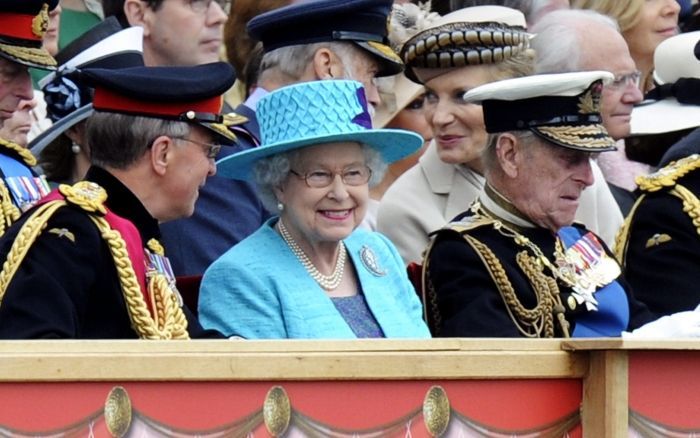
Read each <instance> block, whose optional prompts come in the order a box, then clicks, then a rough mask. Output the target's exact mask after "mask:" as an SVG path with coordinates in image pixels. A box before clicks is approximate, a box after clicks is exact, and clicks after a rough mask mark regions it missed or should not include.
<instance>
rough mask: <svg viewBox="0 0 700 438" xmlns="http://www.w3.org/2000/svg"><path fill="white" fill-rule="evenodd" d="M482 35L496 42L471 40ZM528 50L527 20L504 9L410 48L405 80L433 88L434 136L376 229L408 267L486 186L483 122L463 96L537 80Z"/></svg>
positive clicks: (429, 35) (451, 18) (476, 13)
mask: <svg viewBox="0 0 700 438" xmlns="http://www.w3.org/2000/svg"><path fill="white" fill-rule="evenodd" d="M479 34H481V35H482V36H483V38H489V40H488V41H487V40H486V39H485V40H484V41H483V42H481V41H480V40H479V37H478V36H477V38H476V39H472V38H471V36H472V35H479ZM451 35H454V36H455V37H454V38H451ZM467 36H468V37H467ZM437 41H440V42H439V44H437ZM434 42H435V43H434ZM528 44H529V35H528V34H527V33H526V32H525V18H524V16H523V14H522V13H520V12H518V11H516V10H514V9H510V8H505V7H501V6H477V7H471V8H465V9H460V10H458V11H455V12H452V13H449V14H447V15H445V16H443V17H442V18H441V19H438V20H435V21H433V22H432V23H430V25H429V27H428V28H426V29H423V30H422V31H421V32H418V33H417V34H416V35H414V36H413V37H412V38H411V39H409V40H408V41H407V42H406V43H405V44H404V46H403V49H402V50H401V54H400V55H401V57H402V58H403V60H404V62H405V63H406V65H407V69H406V75H407V76H408V77H409V78H411V79H413V80H414V81H416V82H419V83H422V84H423V85H424V86H425V88H426V102H427V108H426V117H427V118H428V122H429V123H430V125H431V127H432V131H433V135H434V139H433V142H432V144H431V145H430V146H429V147H428V149H427V150H426V151H425V153H424V154H423V156H422V157H421V158H420V160H419V164H418V165H417V166H415V167H413V168H412V169H410V170H408V171H407V172H406V173H404V174H403V175H402V176H401V177H399V178H398V179H397V180H396V181H395V182H394V184H393V185H392V186H391V187H390V188H389V189H388V190H387V192H386V193H385V194H384V197H383V198H382V201H381V202H380V205H379V212H378V216H377V229H378V231H380V232H382V233H384V234H386V235H387V236H388V237H389V238H390V239H391V241H392V242H394V244H396V246H397V248H398V249H399V252H400V254H401V256H402V257H403V259H404V261H405V262H406V263H409V262H414V261H418V260H420V259H421V253H422V252H423V249H425V247H426V245H427V244H428V240H429V239H428V234H429V233H431V232H433V231H435V230H437V229H439V228H440V227H442V226H443V225H444V224H446V223H447V222H448V221H449V220H450V219H452V218H453V217H454V216H455V215H457V214H459V213H460V212H461V211H463V210H464V208H465V207H466V206H467V205H469V203H470V202H471V201H472V200H473V199H474V198H475V197H476V194H477V193H478V192H479V190H480V189H481V187H482V185H483V177H482V176H481V164H480V159H479V156H480V154H481V150H482V149H483V147H484V146H485V144H486V131H485V130H484V121H483V116H482V114H481V108H480V107H479V106H478V105H474V104H468V103H465V102H463V101H462V100H461V95H462V94H463V93H464V91H466V90H469V89H471V88H473V87H475V86H478V85H481V84H484V83H487V82H491V81H494V80H499V79H505V78H510V77H516V76H524V75H528V74H531V73H532V71H533V68H534V64H533V63H534V53H533V52H532V50H530V49H528Z"/></svg>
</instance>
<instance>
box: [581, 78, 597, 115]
mask: <svg viewBox="0 0 700 438" xmlns="http://www.w3.org/2000/svg"><path fill="white" fill-rule="evenodd" d="M602 91H603V84H602V82H600V81H596V82H594V83H593V84H591V86H590V87H588V90H586V92H585V93H583V95H582V96H581V97H580V98H579V100H578V112H579V114H591V113H599V112H600V93H601V92H602Z"/></svg>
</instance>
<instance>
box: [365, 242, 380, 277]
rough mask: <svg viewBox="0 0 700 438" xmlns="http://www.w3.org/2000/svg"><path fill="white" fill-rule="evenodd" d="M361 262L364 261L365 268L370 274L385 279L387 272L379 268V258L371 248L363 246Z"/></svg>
mask: <svg viewBox="0 0 700 438" xmlns="http://www.w3.org/2000/svg"><path fill="white" fill-rule="evenodd" d="M360 260H362V264H363V265H364V266H365V268H367V270H368V271H369V272H371V273H372V274H374V275H376V276H377V277H383V276H385V275H386V271H385V270H384V269H382V268H381V267H380V266H379V263H378V262H377V256H376V254H374V251H372V249H371V248H370V247H368V246H362V249H361V250H360Z"/></svg>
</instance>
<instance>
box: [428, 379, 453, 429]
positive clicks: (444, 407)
mask: <svg viewBox="0 0 700 438" xmlns="http://www.w3.org/2000/svg"><path fill="white" fill-rule="evenodd" d="M423 421H424V422H425V427H426V429H428V432H429V433H430V435H432V436H436V437H437V436H441V435H442V434H443V433H445V431H446V430H447V426H448V424H449V423H450V400H449V399H448V398H447V394H446V393H445V390H444V389H442V387H441V386H433V387H431V388H430V389H429V390H428V392H427V393H426V394H425V398H424V399H423Z"/></svg>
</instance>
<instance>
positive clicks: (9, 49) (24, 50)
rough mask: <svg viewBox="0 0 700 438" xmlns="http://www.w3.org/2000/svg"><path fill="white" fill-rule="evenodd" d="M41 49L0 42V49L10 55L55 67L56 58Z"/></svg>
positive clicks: (20, 59) (21, 59)
mask: <svg viewBox="0 0 700 438" xmlns="http://www.w3.org/2000/svg"><path fill="white" fill-rule="evenodd" d="M42 50H43V49H33V48H31V47H20V46H13V45H11V44H2V43H0V51H2V52H4V53H6V54H8V55H10V56H12V57H13V58H15V59H17V60H19V61H20V62H21V61H29V62H33V63H34V64H38V65H45V66H47V67H55V66H56V60H55V59H53V58H52V57H51V55H49V54H48V52H46V53H43V52H42Z"/></svg>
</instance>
